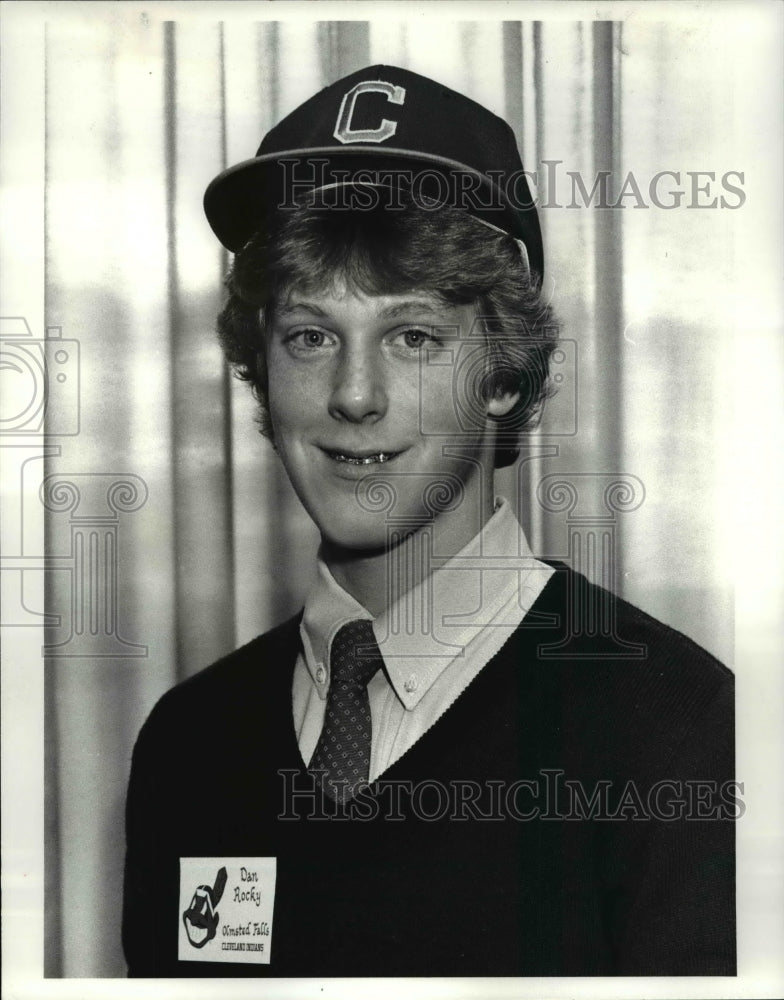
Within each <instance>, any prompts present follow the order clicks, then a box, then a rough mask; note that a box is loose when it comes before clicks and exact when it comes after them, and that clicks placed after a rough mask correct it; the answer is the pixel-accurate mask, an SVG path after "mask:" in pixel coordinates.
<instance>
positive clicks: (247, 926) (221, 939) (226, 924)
mask: <svg viewBox="0 0 784 1000" xmlns="http://www.w3.org/2000/svg"><path fill="white" fill-rule="evenodd" d="M276 874H277V860H276V859H275V858H180V911H179V914H178V919H179V930H180V936H179V941H178V948H177V957H178V959H179V960H180V961H181V962H257V963H258V964H259V965H269V961H270V954H271V951H272V911H273V908H274V904H275V876H276Z"/></svg>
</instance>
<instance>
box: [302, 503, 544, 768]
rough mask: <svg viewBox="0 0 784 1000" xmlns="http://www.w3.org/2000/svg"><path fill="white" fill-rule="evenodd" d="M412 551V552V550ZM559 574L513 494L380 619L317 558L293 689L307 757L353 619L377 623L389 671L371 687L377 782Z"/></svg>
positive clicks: (424, 549) (424, 546)
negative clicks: (334, 654)
mask: <svg viewBox="0 0 784 1000" xmlns="http://www.w3.org/2000/svg"><path fill="white" fill-rule="evenodd" d="M420 536H421V537H420ZM420 536H415V539H414V543H415V544H414V547H413V548H414V553H413V554H414V555H415V557H417V558H424V559H425V560H427V559H428V558H430V555H429V551H428V549H427V541H428V540H429V536H428V535H427V534H426V533H424V532H421V533H420ZM417 543H419V544H420V547H421V551H417V550H416V545H417ZM407 551H408V553H409V554H411V547H409V549H408V550H407ZM432 562H433V564H435V562H436V560H435V559H433V560H432ZM404 571H405V570H404V568H401V569H400V570H399V572H401V573H402V572H404ZM554 572H555V571H554V570H553V568H552V567H551V566H547V565H546V564H545V563H543V562H540V561H539V560H538V559H536V558H535V557H534V556H533V554H532V553H531V550H530V548H529V547H528V542H527V541H526V538H525V535H524V533H523V529H522V528H521V526H520V524H519V522H518V520H517V518H516V517H515V515H514V513H513V512H512V508H511V507H510V506H509V503H508V502H507V501H506V500H498V501H497V502H496V509H495V512H494V514H493V516H492V517H491V518H490V520H489V521H488V522H487V524H486V525H485V526H484V528H483V529H482V531H481V532H480V533H479V534H478V535H476V537H474V538H473V539H472V540H471V541H470V542H469V543H468V545H466V546H465V548H464V549H462V550H461V551H460V552H459V553H458V554H457V555H456V556H454V557H453V558H451V559H449V560H447V561H445V562H444V563H443V565H441V566H438V567H437V568H435V569H433V570H432V572H431V573H429V574H428V575H427V576H426V577H425V578H424V579H423V580H422V582H421V583H419V584H418V585H417V586H415V587H413V588H411V589H410V590H408V591H407V592H406V593H404V594H403V596H402V597H401V598H400V599H399V600H397V601H395V602H394V603H393V604H392V605H391V606H390V607H389V608H388V609H387V610H386V611H384V612H383V613H382V614H381V615H379V616H378V617H377V618H374V617H373V615H371V614H370V612H369V611H367V609H366V608H364V607H362V605H361V604H359V603H358V602H357V601H355V600H354V598H353V597H352V596H351V595H350V594H348V593H346V591H345V590H344V589H343V588H342V587H341V586H340V585H339V584H338V583H337V582H336V581H335V579H334V577H333V576H332V574H331V573H330V571H329V570H328V569H327V567H326V565H325V564H324V562H323V561H322V560H321V559H319V561H318V571H317V578H316V583H315V584H314V586H313V589H312V590H311V592H310V594H309V595H308V599H307V601H306V603H305V611H304V615H303V619H302V623H301V625H300V634H301V636H302V644H303V650H304V655H300V656H299V657H298V659H297V663H296V666H295V669H294V682H293V687H292V704H293V714H294V727H295V730H296V734H297V740H298V742H299V749H300V753H301V755H302V759H303V760H304V761H305V762H306V763H309V762H310V759H311V757H312V756H313V751H314V750H315V748H316V743H317V742H318V738H319V736H320V735H321V729H322V726H323V724H324V713H325V709H326V698H327V692H328V690H329V680H330V664H329V650H330V646H331V643H332V639H333V638H334V636H335V635H336V633H337V632H338V630H339V629H340V628H341V626H343V625H345V624H346V622H349V621H353V620H355V619H357V618H363V619H367V620H368V621H372V622H373V632H374V634H375V637H376V641H377V642H378V646H379V649H380V651H381V655H382V656H383V658H384V666H385V669H384V670H379V671H378V673H376V675H375V676H374V677H373V679H372V680H371V681H370V683H369V684H368V697H369V699H370V715H371V721H372V727H373V735H372V742H371V752H370V775H369V780H370V781H374V780H375V779H376V778H378V777H379V776H380V775H381V774H383V772H384V771H385V770H386V769H387V768H388V767H390V766H391V765H392V764H393V763H394V762H395V761H396V760H397V759H398V758H399V757H401V756H402V755H403V754H404V753H405V752H406V751H407V750H408V749H409V748H410V747H412V746H413V745H414V743H416V741H417V740H418V739H419V737H420V736H422V735H423V734H424V733H425V732H427V730H428V729H429V728H430V727H431V726H432V725H433V724H434V723H435V722H436V721H437V720H438V719H439V717H440V716H441V715H442V714H443V713H444V712H445V711H446V709H447V708H449V706H450V705H451V704H452V702H453V701H454V700H455V699H456V698H457V697H458V696H459V695H460V694H461V693H462V692H463V691H464V690H465V689H466V688H467V687H468V685H469V684H470V683H471V681H472V680H474V678H475V677H476V676H477V675H478V673H479V671H480V670H481V669H482V668H483V667H484V666H485V665H486V664H487V663H489V661H490V660H491V659H492V657H493V656H495V654H496V653H497V652H498V651H499V650H500V649H501V647H502V646H503V645H504V643H505V642H506V641H507V639H509V637H510V636H511V635H512V633H513V632H514V630H515V629H516V628H517V626H518V625H519V624H520V622H521V621H522V620H523V618H524V617H525V615H526V614H527V612H528V611H529V609H530V608H531V605H532V604H533V603H534V601H535V600H536V598H537V597H538V596H539V594H540V593H541V591H542V589H543V588H544V586H545V584H546V583H547V581H548V580H549V579H550V577H551V576H552V574H553V573H554Z"/></svg>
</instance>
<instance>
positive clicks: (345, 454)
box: [321, 448, 402, 465]
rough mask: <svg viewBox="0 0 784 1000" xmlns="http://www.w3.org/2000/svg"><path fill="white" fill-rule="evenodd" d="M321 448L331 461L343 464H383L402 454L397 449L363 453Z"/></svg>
mask: <svg viewBox="0 0 784 1000" xmlns="http://www.w3.org/2000/svg"><path fill="white" fill-rule="evenodd" d="M321 450H322V451H323V452H324V454H325V455H326V456H327V457H328V458H331V459H332V461H333V462H338V463H340V464H343V465H384V464H385V463H386V462H391V461H392V459H394V458H397V456H398V455H400V454H402V452H399V451H376V452H365V453H364V454H363V453H360V452H353V451H332V450H331V449H330V448H322V449H321Z"/></svg>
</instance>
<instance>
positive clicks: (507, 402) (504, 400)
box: [487, 390, 520, 417]
mask: <svg viewBox="0 0 784 1000" xmlns="http://www.w3.org/2000/svg"><path fill="white" fill-rule="evenodd" d="M519 400H520V393H519V392H504V391H503V390H500V391H498V392H497V393H495V395H493V396H491V397H490V399H488V401H487V414H488V416H490V417H505V416H506V415H507V414H508V413H509V412H510V411H511V410H512V409H514V407H515V406H516V405H517V403H518V402H519Z"/></svg>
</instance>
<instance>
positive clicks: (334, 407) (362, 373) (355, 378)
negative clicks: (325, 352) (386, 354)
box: [329, 345, 388, 424]
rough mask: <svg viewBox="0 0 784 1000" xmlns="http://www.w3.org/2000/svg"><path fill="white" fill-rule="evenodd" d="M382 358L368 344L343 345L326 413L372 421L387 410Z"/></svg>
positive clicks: (340, 417)
mask: <svg viewBox="0 0 784 1000" xmlns="http://www.w3.org/2000/svg"><path fill="white" fill-rule="evenodd" d="M387 405H388V398H387V389H386V384H385V377H384V371H383V361H382V359H381V358H380V357H376V356H375V355H374V353H373V348H372V347H371V346H367V345H365V346H356V347H354V346H346V347H345V348H344V349H343V350H342V351H341V356H340V358H339V360H338V362H337V366H336V368H335V372H334V377H333V384H332V392H331V394H330V399H329V412H330V415H331V416H333V417H334V418H335V419H336V420H342V421H348V422H350V423H355V424H360V423H376V422H377V421H379V420H381V418H382V417H383V416H384V415H385V414H386V412H387Z"/></svg>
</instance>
